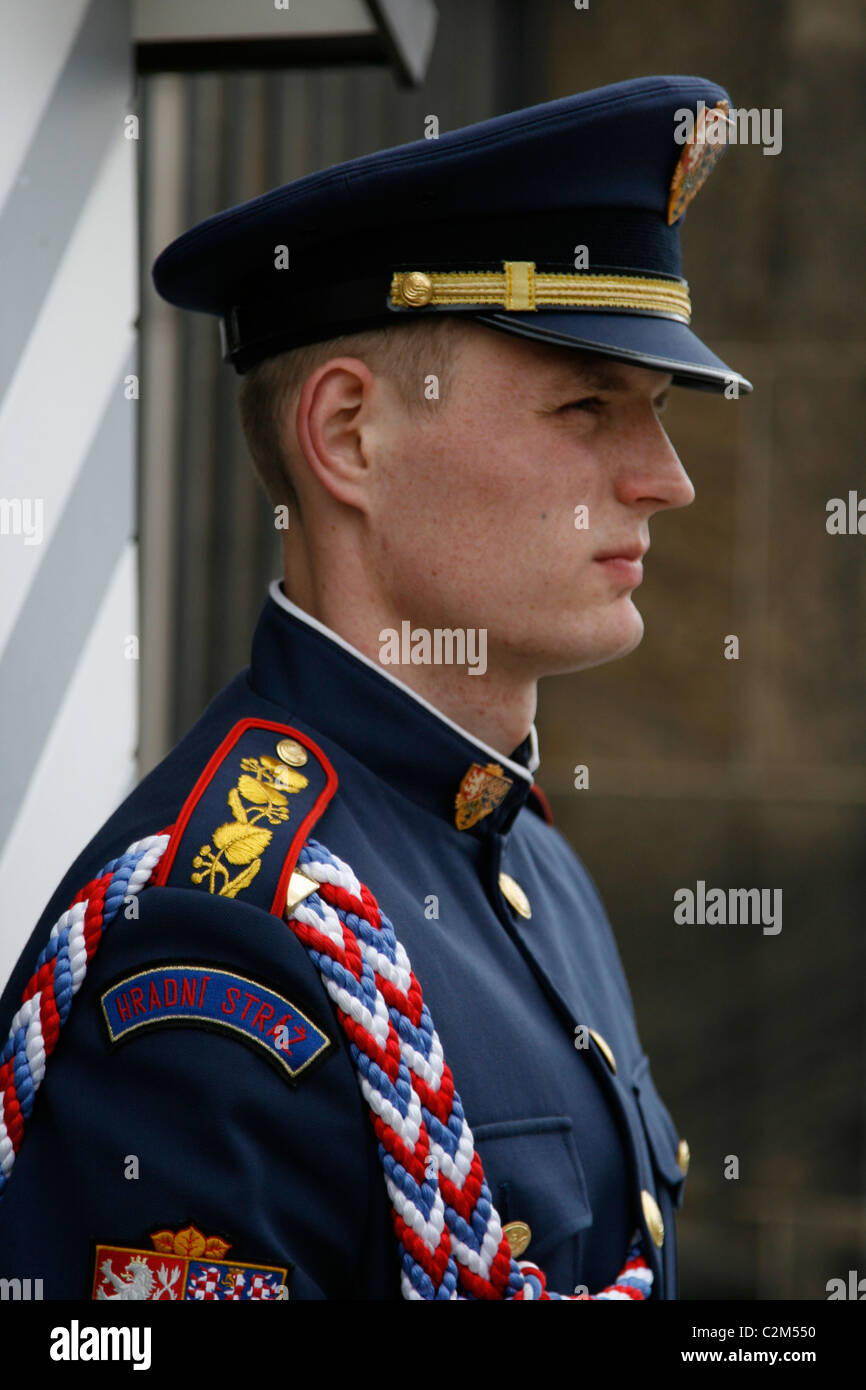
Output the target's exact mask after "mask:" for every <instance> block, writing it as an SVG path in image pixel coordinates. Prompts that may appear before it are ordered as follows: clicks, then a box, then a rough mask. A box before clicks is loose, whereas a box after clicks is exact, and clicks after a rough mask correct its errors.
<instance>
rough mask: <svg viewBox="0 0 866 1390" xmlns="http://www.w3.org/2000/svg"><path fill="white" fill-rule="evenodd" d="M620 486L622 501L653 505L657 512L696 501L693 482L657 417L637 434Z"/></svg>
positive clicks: (619, 478)
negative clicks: (661, 508)
mask: <svg viewBox="0 0 866 1390" xmlns="http://www.w3.org/2000/svg"><path fill="white" fill-rule="evenodd" d="M617 486H618V491H619V494H620V498H621V500H622V501H624V502H629V503H634V502H652V503H654V510H657V509H658V508H660V507H670V508H673V507H688V506H690V505H691V503H692V502H694V500H695V489H694V487H693V485H692V480H691V478H690V477H689V475H688V473H687V472H686V470H685V469H684V468H683V465H682V463H681V462H680V458H679V455H678V453H677V451H676V449H675V448H674V446H673V444H672V443H671V441H670V440H669V439H668V436H667V434H666V433H665V430H664V429H663V427H662V425H661V423H660V422H659V420H658V418H657V417H656V416H654V417H653V420H652V422H651V423H648V424H646V425H645V426H644V427H642V428H641V429H640V430H639V431H636V432H635V437H634V439H633V440H632V444H631V448H630V449H627V450H626V456H625V460H624V466H623V468H622V470H621V472H620V473H619V475H618V485H617Z"/></svg>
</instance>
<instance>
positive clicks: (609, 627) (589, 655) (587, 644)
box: [547, 598, 644, 675]
mask: <svg viewBox="0 0 866 1390" xmlns="http://www.w3.org/2000/svg"><path fill="white" fill-rule="evenodd" d="M616 607H617V609H618V610H619V612H618V613H617V615H616V618H615V619H614V618H613V617H612V616H610V620H609V621H607V622H602V623H600V624H599V626H598V630H597V631H596V632H594V633H593V634H592V635H591V636H588V635H587V634H586V633H581V635H580V637H579V639H578V640H577V641H575V642H574V643H573V644H569V647H565V645H564V647H563V649H562V650H561V651H560V653H559V654H558V655H559V660H558V661H557V664H556V668H555V670H551V671H549V672H547V674H549V675H564V674H566V673H568V672H574V671H588V670H590V669H591V668H592V667H593V666H603V665H604V664H605V662H608V661H620V660H621V659H622V657H624V656H628V655H629V654H630V653H631V652H633V651H634V650H635V648H636V647H639V646H640V644H641V642H642V640H643V635H644V621H643V618H642V617H641V615H640V613H639V612H638V611H637V609H636V608H635V606H634V604H633V603H632V602H631V600H630V599H629V598H625V601H624V602H620V603H618V604H617V605H616Z"/></svg>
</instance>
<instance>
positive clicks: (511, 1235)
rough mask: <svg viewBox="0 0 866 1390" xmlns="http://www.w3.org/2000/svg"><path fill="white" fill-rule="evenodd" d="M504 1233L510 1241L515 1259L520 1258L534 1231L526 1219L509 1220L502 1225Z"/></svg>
mask: <svg viewBox="0 0 866 1390" xmlns="http://www.w3.org/2000/svg"><path fill="white" fill-rule="evenodd" d="M502 1234H503V1235H504V1236H505V1239H506V1240H507V1241H508V1245H509V1248H510V1250H511V1253H512V1255H513V1256H514V1258H515V1260H517V1259H519V1258H520V1256H521V1255H522V1254H523V1252H524V1250H525V1249H526V1247H527V1246H528V1244H529V1242H530V1241H531V1240H532V1231H531V1230H530V1228H529V1227H528V1226H527V1224H526V1222H525V1221H508V1222H507V1223H506V1224H505V1225H504V1226H503V1227H502Z"/></svg>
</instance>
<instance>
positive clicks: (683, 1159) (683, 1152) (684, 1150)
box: [677, 1139, 692, 1173]
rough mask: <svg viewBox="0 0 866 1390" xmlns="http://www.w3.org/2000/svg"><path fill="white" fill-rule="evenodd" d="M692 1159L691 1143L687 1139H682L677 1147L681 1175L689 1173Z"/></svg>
mask: <svg viewBox="0 0 866 1390" xmlns="http://www.w3.org/2000/svg"><path fill="white" fill-rule="evenodd" d="M691 1158H692V1151H691V1149H690V1148H689V1141H688V1140H687V1139H681V1140H680V1142H679V1144H678V1145H677V1163H678V1165H679V1169H680V1172H681V1173H687V1172H688V1171H689V1164H690V1162H691Z"/></svg>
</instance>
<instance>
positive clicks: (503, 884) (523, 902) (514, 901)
mask: <svg viewBox="0 0 866 1390" xmlns="http://www.w3.org/2000/svg"><path fill="white" fill-rule="evenodd" d="M499 891H500V893H501V894H502V896H503V898H504V899H505V901H506V902H507V903H510V904H511V906H512V907H513V908H514V911H515V912H518V913H519V914H520V916H521V917H531V916H532V908H531V907H530V906H529V899H528V898H527V896H526V894H525V893H524V891H523V889H522V888H521V886H520V884H519V883H518V882H517V880H516V879H514V878H512V877H511V875H510V874H506V873H502V874H500V875H499Z"/></svg>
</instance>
